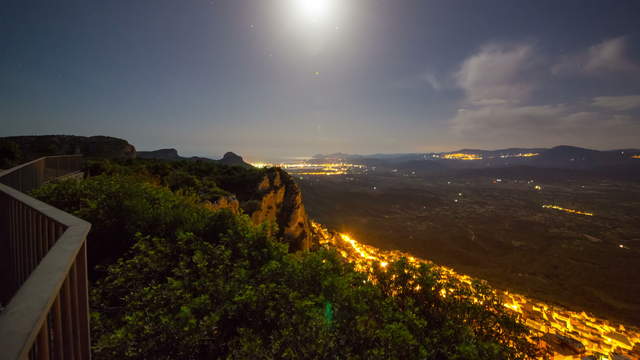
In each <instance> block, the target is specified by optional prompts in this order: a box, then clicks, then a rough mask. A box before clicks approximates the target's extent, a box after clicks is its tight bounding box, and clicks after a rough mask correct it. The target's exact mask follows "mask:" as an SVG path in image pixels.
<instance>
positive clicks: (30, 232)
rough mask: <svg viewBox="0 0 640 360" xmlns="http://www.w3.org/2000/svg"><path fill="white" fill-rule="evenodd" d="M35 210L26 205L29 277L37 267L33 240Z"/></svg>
mask: <svg viewBox="0 0 640 360" xmlns="http://www.w3.org/2000/svg"><path fill="white" fill-rule="evenodd" d="M32 216H33V212H32V209H31V208H30V207H29V206H27V207H26V216H25V220H26V223H25V225H26V226H25V229H24V230H25V235H26V239H27V256H28V258H27V259H28V264H29V267H28V268H27V269H28V271H27V278H29V275H31V273H32V272H33V269H35V264H34V262H35V251H34V249H33V248H34V245H35V244H34V241H33V237H34V235H35V234H34V232H33V228H32V227H33V221H32V220H33V218H32Z"/></svg>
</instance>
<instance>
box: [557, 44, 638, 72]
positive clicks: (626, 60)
mask: <svg viewBox="0 0 640 360" xmlns="http://www.w3.org/2000/svg"><path fill="white" fill-rule="evenodd" d="M627 48H628V45H627V38H626V37H617V38H612V39H608V40H605V41H603V42H601V43H599V44H596V45H593V46H591V47H589V49H587V50H586V51H583V52H581V53H578V54H575V55H570V56H565V57H563V58H561V59H560V60H559V61H558V62H557V63H556V64H555V65H553V66H552V68H551V72H552V73H553V74H555V75H576V74H587V75H600V74H608V73H640V65H638V64H637V63H636V62H634V61H633V60H632V59H631V58H630V57H629V56H628V54H627V52H628V49H627Z"/></svg>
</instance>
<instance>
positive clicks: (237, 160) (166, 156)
mask: <svg viewBox="0 0 640 360" xmlns="http://www.w3.org/2000/svg"><path fill="white" fill-rule="evenodd" d="M137 154H138V157H139V158H141V159H155V160H191V161H205V162H214V163H217V164H221V165H228V166H242V167H248V168H250V167H251V164H248V163H246V162H245V161H244V160H243V159H242V157H241V156H239V155H237V154H234V153H232V152H228V153H226V154H224V156H223V157H222V159H220V160H214V159H209V158H206V157H200V156H192V157H183V156H180V154H178V150H176V149H173V148H171V149H160V150H154V151H138V153H137Z"/></svg>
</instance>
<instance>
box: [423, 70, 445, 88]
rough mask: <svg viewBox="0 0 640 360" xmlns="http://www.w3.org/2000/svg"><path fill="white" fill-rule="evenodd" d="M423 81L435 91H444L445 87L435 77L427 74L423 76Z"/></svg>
mask: <svg viewBox="0 0 640 360" xmlns="http://www.w3.org/2000/svg"><path fill="white" fill-rule="evenodd" d="M423 79H424V81H426V82H427V84H429V85H431V87H432V88H433V90H436V91H440V90H442V88H443V86H442V84H441V83H440V81H439V80H438V79H437V78H436V77H435V75H433V74H430V73H427V74H424V75H423Z"/></svg>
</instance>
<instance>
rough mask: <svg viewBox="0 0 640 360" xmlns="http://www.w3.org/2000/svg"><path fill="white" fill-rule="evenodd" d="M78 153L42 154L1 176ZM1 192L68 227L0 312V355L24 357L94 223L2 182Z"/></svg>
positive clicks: (11, 357)
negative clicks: (48, 160)
mask: <svg viewBox="0 0 640 360" xmlns="http://www.w3.org/2000/svg"><path fill="white" fill-rule="evenodd" d="M75 156H78V155H62V156H54V157H43V158H39V159H36V160H33V161H30V162H28V163H26V164H22V165H19V166H16V167H14V168H11V169H9V170H5V171H1V172H0V179H1V178H2V177H3V176H6V175H8V174H11V173H12V172H15V171H18V170H20V169H22V168H24V167H26V166H29V165H31V164H34V163H35V162H38V161H43V160H45V159H47V158H56V157H75ZM79 156H81V155H79ZM0 192H3V193H5V194H6V195H8V196H9V197H11V198H13V199H15V200H16V201H18V202H21V203H23V204H25V205H26V206H28V207H30V208H32V209H33V210H35V211H37V212H39V213H40V214H42V215H44V216H45V217H47V218H49V219H52V220H54V221H56V222H58V223H59V224H61V225H64V226H65V227H66V229H65V230H64V232H63V233H62V235H61V236H60V237H59V238H58V239H57V241H56V242H55V244H54V245H53V246H52V247H51V248H50V249H49V251H48V252H47V253H46V255H45V256H44V257H43V258H42V260H41V261H40V263H38V265H37V266H36V267H35V269H34V270H33V271H32V272H31V274H30V275H29V277H28V278H27V279H26V281H25V282H24V283H23V284H22V285H21V286H20V288H19V289H18V291H17V292H16V293H15V294H14V295H13V297H12V298H11V300H10V302H9V303H8V304H7V305H6V308H5V309H4V311H3V312H2V313H0V358H2V359H4V358H7V359H23V358H27V357H28V356H29V352H30V350H31V349H32V347H33V346H34V343H35V341H36V337H37V336H38V333H39V331H40V329H41V328H42V327H43V325H46V324H45V321H46V319H47V316H48V313H49V311H51V309H52V306H53V304H54V301H55V300H56V298H57V297H58V296H59V294H60V293H61V289H62V287H63V283H64V282H65V280H66V279H67V277H68V276H69V273H70V270H71V269H72V266H73V265H74V262H75V261H76V260H75V259H76V257H77V255H78V253H79V251H80V250H81V249H82V246H83V245H84V244H85V241H86V237H87V234H88V233H89V230H90V229H91V224H90V223H88V222H86V221H84V220H82V219H79V218H77V217H75V216H73V215H71V214H69V213H66V212H64V211H62V210H60V209H57V208H55V207H53V206H51V205H49V204H46V203H44V202H42V201H40V200H37V199H35V198H33V197H31V196H29V195H27V194H24V193H22V192H20V191H18V190H16V189H14V188H12V187H10V186H7V185H4V184H2V183H0ZM83 250H84V249H83ZM83 259H84V257H83ZM82 262H83V264H82V265H81V266H85V267H86V260H83V261H82ZM85 274H86V272H85ZM85 292H86V289H85ZM83 330H84V331H86V336H87V339H88V336H89V329H88V328H87V329H83ZM76 341H80V339H76Z"/></svg>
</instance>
